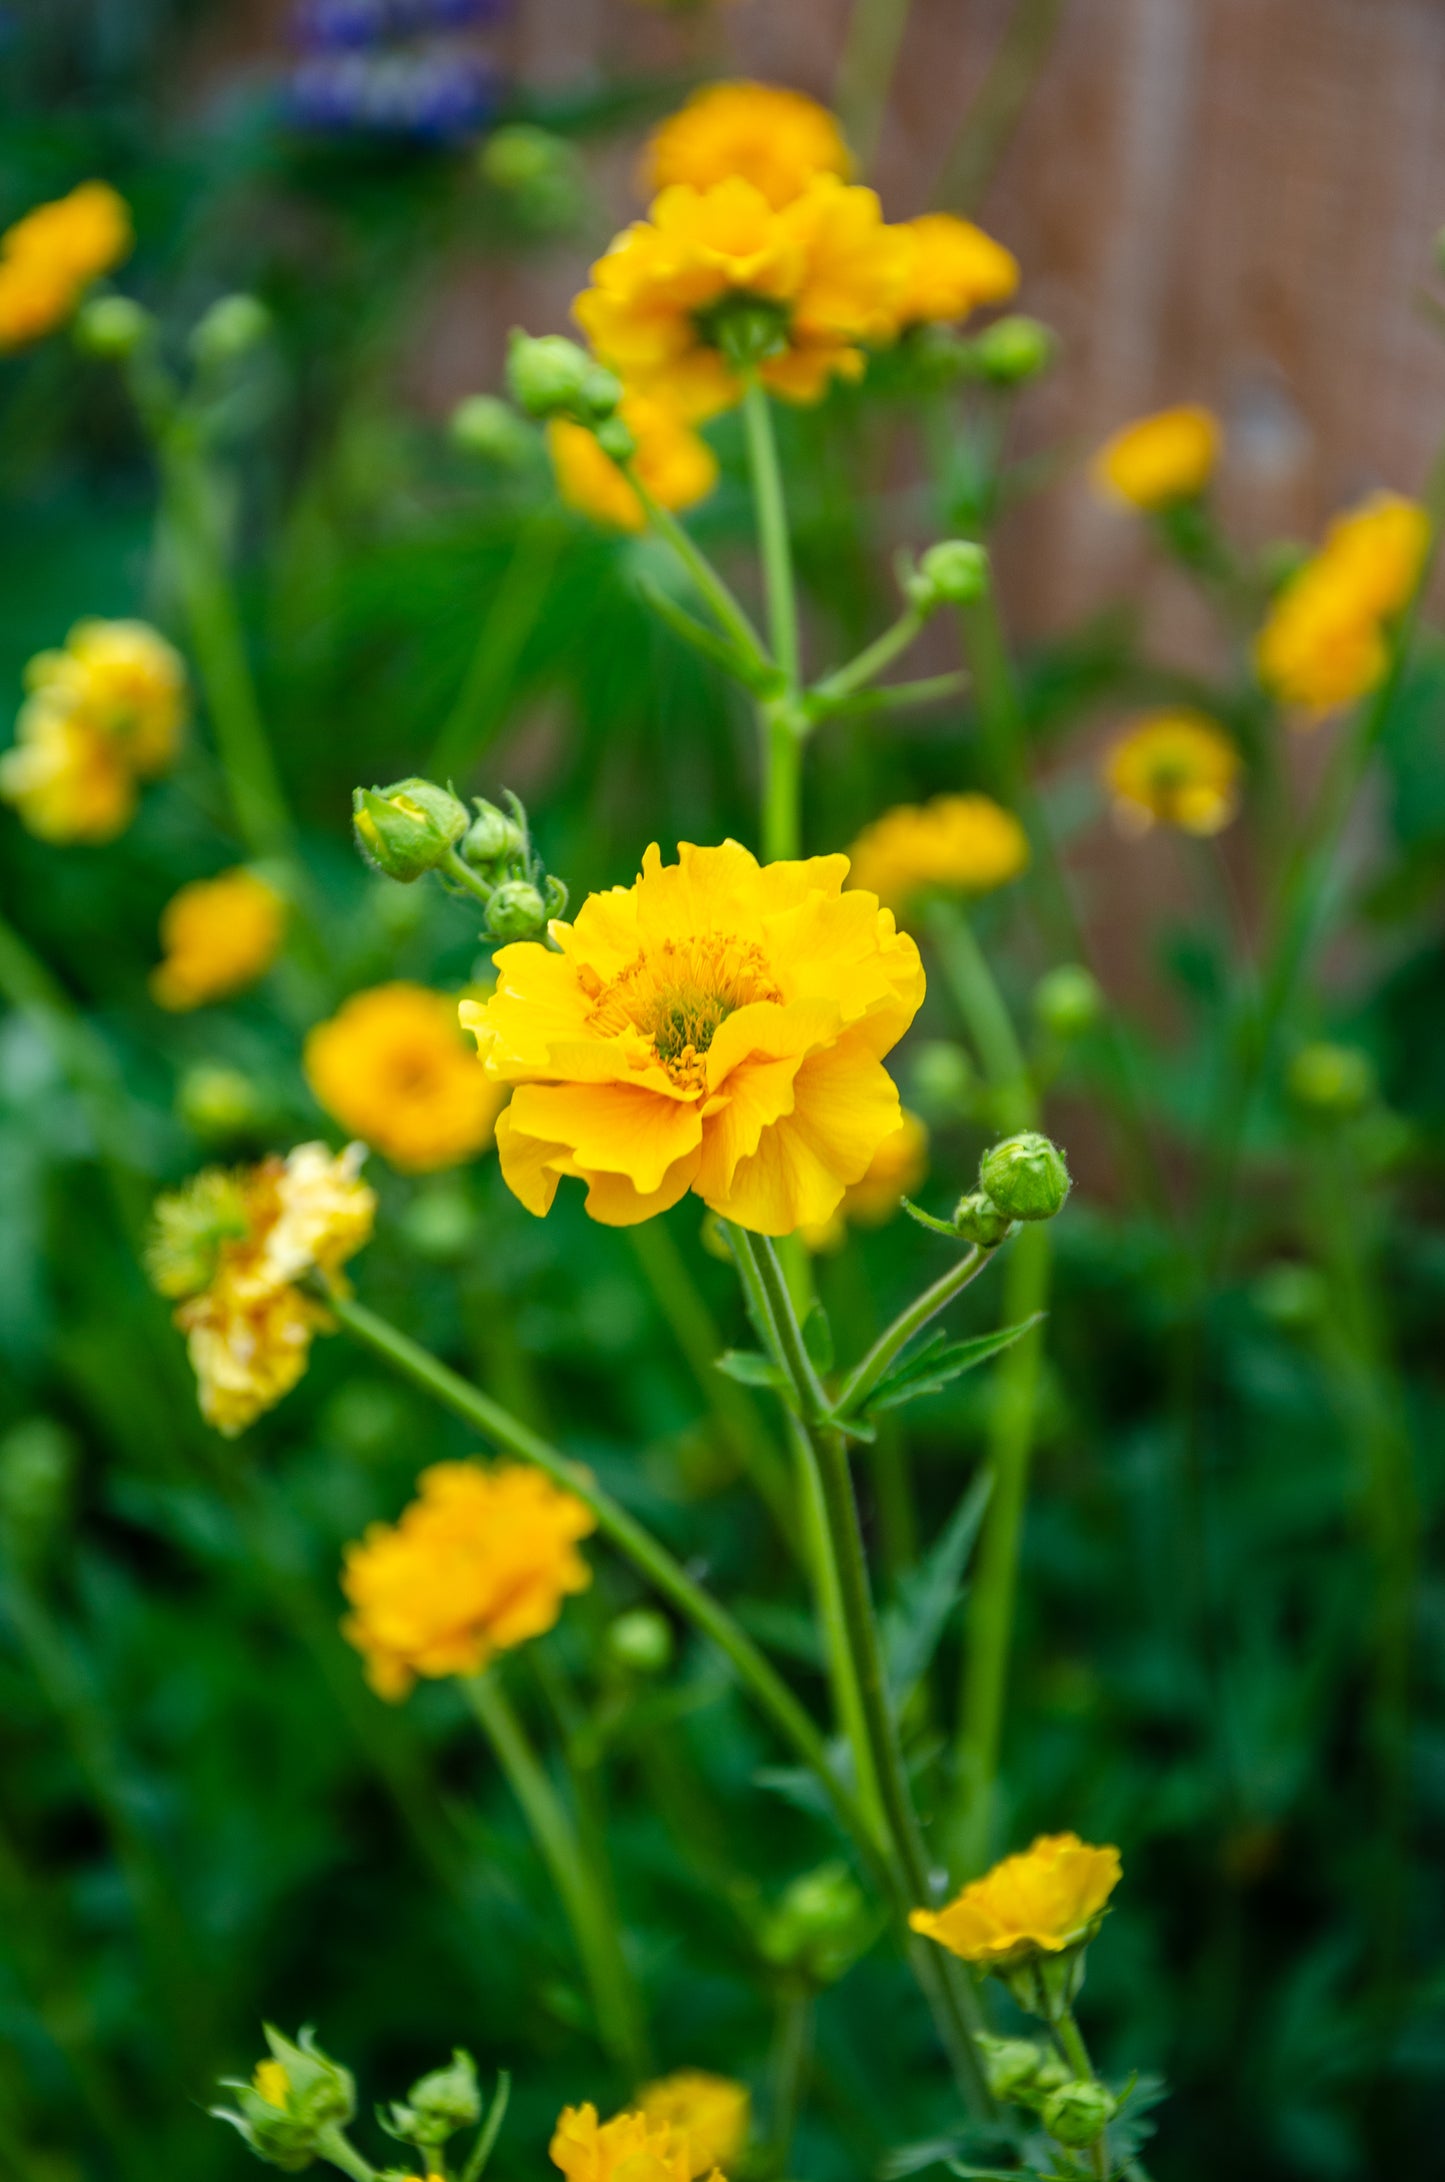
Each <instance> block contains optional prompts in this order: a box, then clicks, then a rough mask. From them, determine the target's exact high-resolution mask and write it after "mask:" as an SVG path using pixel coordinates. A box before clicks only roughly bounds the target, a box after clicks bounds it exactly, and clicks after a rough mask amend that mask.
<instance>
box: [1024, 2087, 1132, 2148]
mask: <svg viewBox="0 0 1445 2182" xmlns="http://www.w3.org/2000/svg"><path fill="white" fill-rule="evenodd" d="M1117 2111H1118V2102H1117V2100H1115V2099H1114V2098H1113V2097H1112V2096H1111V2094H1110V2093H1109V2092H1107V2091H1106V2090H1105V2089H1104V2086H1103V2085H1102V2084H1100V2083H1093V2082H1091V2081H1090V2080H1089V2079H1088V2078H1087V2077H1079V2078H1076V2079H1075V2081H1073V2082H1072V2083H1065V2084H1060V2085H1059V2088H1058V2090H1057V2091H1051V2092H1050V2093H1049V2095H1048V2097H1047V2098H1046V2099H1045V2100H1044V2103H1043V2106H1042V2107H1041V2109H1040V2118H1041V2119H1042V2121H1043V2125H1044V2127H1045V2128H1046V2129H1047V2130H1048V2132H1049V2135H1050V2136H1052V2137H1057V2138H1058V2140H1059V2142H1060V2144H1068V2145H1076V2146H1080V2147H1082V2146H1084V2145H1087V2144H1093V2143H1095V2142H1096V2141H1097V2140H1098V2138H1099V2137H1100V2136H1101V2135H1102V2134H1103V2132H1104V2130H1105V2129H1107V2128H1108V2126H1109V2124H1110V2122H1111V2121H1112V2120H1113V2119H1114V2115H1115V2114H1116V2112H1117Z"/></svg>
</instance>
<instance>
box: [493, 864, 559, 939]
mask: <svg viewBox="0 0 1445 2182" xmlns="http://www.w3.org/2000/svg"><path fill="white" fill-rule="evenodd" d="M546 929H547V904H546V902H545V900H544V899H543V897H542V895H541V894H540V893H539V891H538V890H537V888H536V887H534V886H533V885H532V883H531V881H530V880H529V879H508V880H507V881H506V882H505V884H504V885H502V886H499V887H498V888H497V891H496V893H495V894H494V895H493V896H492V899H491V901H490V903H489V904H488V907H487V931H488V933H489V934H490V936H491V937H492V938H493V939H494V940H497V941H499V942H506V941H511V940H523V939H541V937H542V935H543V934H544V932H545V931H546Z"/></svg>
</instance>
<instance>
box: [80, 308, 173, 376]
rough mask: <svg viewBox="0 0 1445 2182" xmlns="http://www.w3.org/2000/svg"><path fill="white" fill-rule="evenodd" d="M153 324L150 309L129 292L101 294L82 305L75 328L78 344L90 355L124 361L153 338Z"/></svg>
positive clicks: (118, 361)
mask: <svg viewBox="0 0 1445 2182" xmlns="http://www.w3.org/2000/svg"><path fill="white" fill-rule="evenodd" d="M154 327H155V320H154V319H153V318H152V317H151V314H150V312H149V311H144V310H142V309H141V307H140V305H139V303H132V301H131V299H130V297H129V296H128V295H98V296H92V298H91V300H90V301H89V302H88V303H83V304H82V305H81V307H80V309H79V310H78V311H77V312H76V314H75V323H74V326H73V328H72V331H73V333H74V337H75V342H76V345H77V347H79V348H82V349H84V350H85V352H86V354H87V355H88V356H101V357H104V358H106V359H107V360H109V361H113V362H117V363H122V362H124V360H125V358H126V357H127V356H134V354H135V352H136V350H137V349H138V348H139V347H140V346H141V345H142V343H143V342H145V341H148V340H149V339H150V336H151V333H152V331H153V329H154Z"/></svg>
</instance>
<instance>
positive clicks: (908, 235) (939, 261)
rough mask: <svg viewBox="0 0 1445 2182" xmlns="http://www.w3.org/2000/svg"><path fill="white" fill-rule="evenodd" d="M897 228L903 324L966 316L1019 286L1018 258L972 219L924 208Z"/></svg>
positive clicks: (898, 309)
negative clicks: (920, 216)
mask: <svg viewBox="0 0 1445 2182" xmlns="http://www.w3.org/2000/svg"><path fill="white" fill-rule="evenodd" d="M893 233H894V234H895V235H896V236H897V237H898V238H899V241H900V243H901V245H902V246H903V264H904V268H905V277H904V284H903V289H902V293H901V294H900V295H899V297H898V299H897V301H896V303H895V304H894V317H895V320H896V322H897V324H898V326H899V327H900V328H901V327H905V326H916V325H934V324H944V323H947V322H948V321H951V320H953V319H958V318H967V317H968V315H969V313H970V312H971V311H976V310H980V309H982V308H983V307H984V306H985V305H986V304H989V303H1005V302H1007V300H1008V298H1009V297H1010V296H1011V295H1012V294H1013V292H1014V290H1015V289H1016V288H1017V287H1018V284H1019V262H1018V259H1017V258H1016V257H1015V256H1014V254H1013V252H1012V251H1011V250H1006V249H1005V248H1004V246H1003V244H1002V243H1001V242H995V241H994V239H993V237H992V235H986V234H985V233H984V231H983V229H982V228H981V227H975V226H974V224H973V222H972V220H959V219H955V217H954V216H953V214H952V213H951V212H925V213H924V214H923V216H922V218H921V219H917V220H908V221H906V222H905V223H904V225H903V226H901V227H895V228H894V229H893Z"/></svg>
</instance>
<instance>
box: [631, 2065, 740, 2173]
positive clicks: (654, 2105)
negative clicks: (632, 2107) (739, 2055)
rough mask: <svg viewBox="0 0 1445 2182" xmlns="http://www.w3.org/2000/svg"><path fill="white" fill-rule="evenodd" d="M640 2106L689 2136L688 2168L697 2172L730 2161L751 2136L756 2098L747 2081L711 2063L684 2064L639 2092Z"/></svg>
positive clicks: (655, 2120) (660, 2124)
mask: <svg viewBox="0 0 1445 2182" xmlns="http://www.w3.org/2000/svg"><path fill="white" fill-rule="evenodd" d="M637 2106H638V2111H639V2112H640V2113H641V2115H642V2118H643V2120H644V2121H646V2122H647V2123H648V2124H649V2126H650V2127H651V2128H653V2129H659V2128H670V2129H672V2130H674V2131H675V2132H676V2133H677V2135H678V2136H681V2137H685V2138H686V2139H687V2149H688V2164H687V2171H688V2173H689V2175H691V2176H692V2177H693V2178H694V2182H696V2177H697V2176H699V2175H705V2174H707V2173H708V2172H709V2171H710V2170H711V2169H713V2168H715V2167H726V2166H729V2165H730V2164H731V2163H732V2161H733V2160H734V2159H736V2157H737V2155H738V2153H739V2152H740V2151H741V2150H742V2148H743V2146H744V2144H745V2143H746V2142H747V2135H748V2122H749V2119H750V2117H751V2111H752V2101H751V2100H750V2098H749V2096H748V2087H747V2085H746V2084H740V2083H734V2082H733V2081H732V2079H731V2078H730V2077H728V2076H710V2075H709V2074H708V2073H707V2071H706V2070H705V2069H701V2068H680V2069H678V2070H677V2071H676V2073H675V2074H674V2075H671V2076H663V2077H662V2078H660V2080H659V2081H658V2082H657V2083H650V2084H644V2086H643V2088H642V2089H641V2091H639V2092H638V2094H637Z"/></svg>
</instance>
